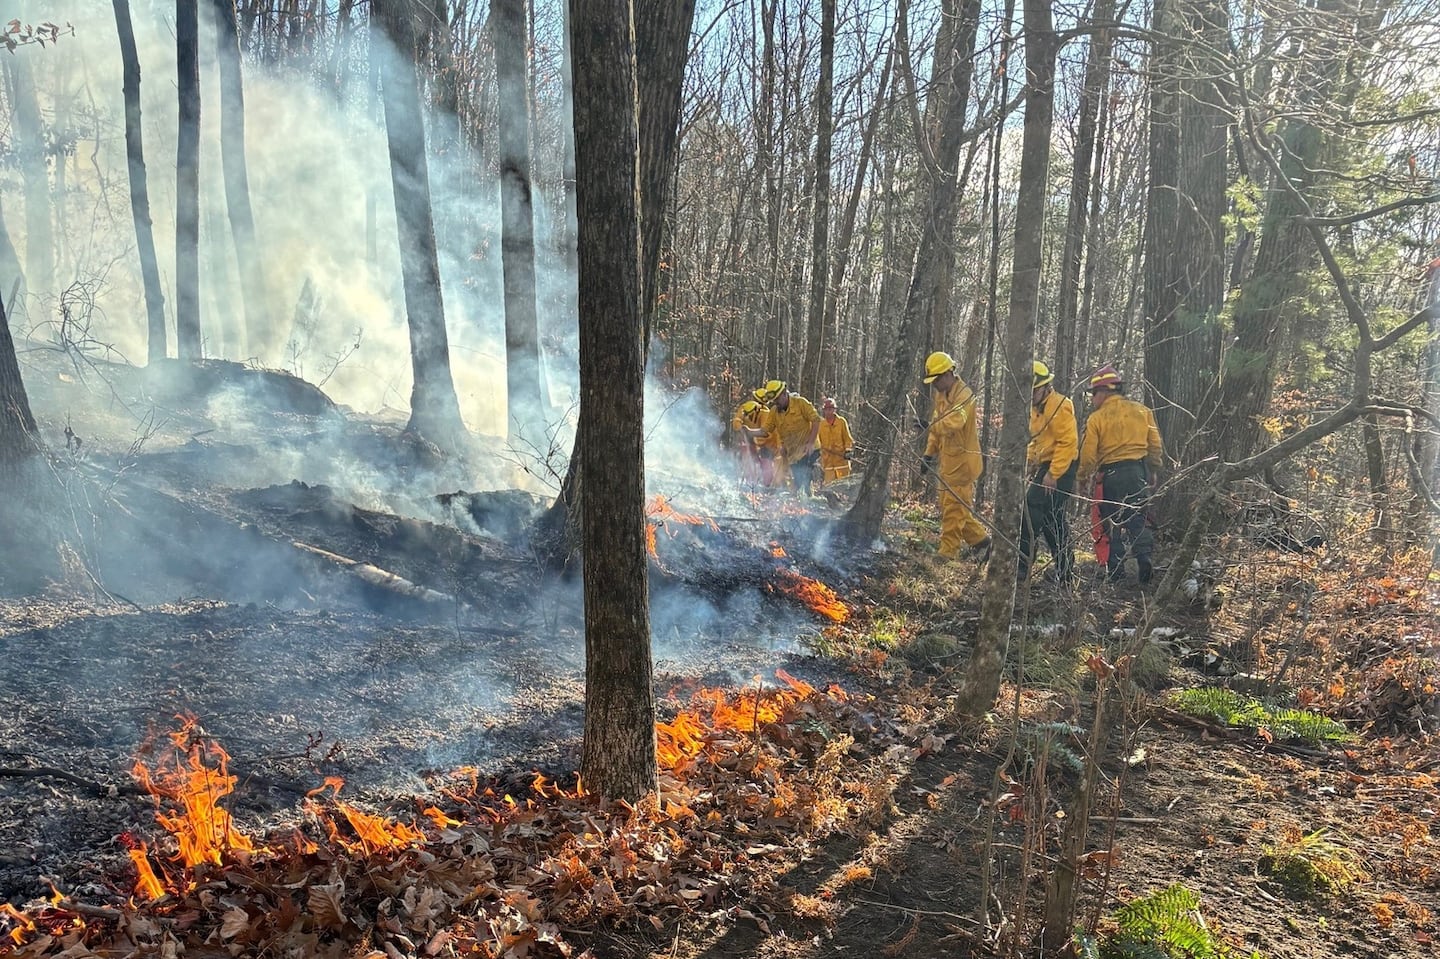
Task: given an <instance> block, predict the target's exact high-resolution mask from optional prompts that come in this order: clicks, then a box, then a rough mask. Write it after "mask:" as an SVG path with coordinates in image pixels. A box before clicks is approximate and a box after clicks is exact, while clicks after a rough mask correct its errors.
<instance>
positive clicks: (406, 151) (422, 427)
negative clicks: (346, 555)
mask: <svg viewBox="0 0 1440 959" xmlns="http://www.w3.org/2000/svg"><path fill="white" fill-rule="evenodd" d="M371 17H372V18H373V23H374V25H375V27H376V28H377V36H379V37H388V38H389V40H390V47H389V48H388V49H387V50H386V52H385V54H384V55H383V56H384V64H385V65H384V67H383V68H382V74H383V81H382V82H383V88H384V89H383V96H382V97H381V99H382V100H383V101H384V107H385V136H386V140H387V141H388V143H389V148H390V180H391V184H392V187H393V190H394V194H395V220H396V222H397V224H398V226H399V231H400V235H399V242H400V270H401V274H402V279H403V283H404V287H405V314H406V318H407V320H408V325H409V328H410V367H411V372H412V375H413V377H414V382H413V384H412V386H411V390H410V422H409V424H408V425H407V426H406V429H408V430H411V431H412V432H415V433H418V434H419V435H420V436H423V437H425V438H426V439H428V440H429V441H430V442H432V443H435V444H436V445H437V446H439V447H440V448H442V449H448V450H451V451H457V450H462V449H464V447H465V426H464V423H463V422H462V420H461V418H460V401H459V400H458V399H457V397H456V395H455V380H454V378H453V377H452V376H451V373H450V341H449V337H448V334H447V333H446V330H445V301H444V299H443V297H442V296H441V292H440V260H439V256H438V254H437V252H436V249H435V221H434V218H433V216H432V215H431V211H430V170H429V166H428V164H427V161H426V159H425V129H424V124H423V121H422V117H423V113H422V112H421V109H420V87H419V80H418V78H417V76H416V67H415V22H414V19H413V18H412V14H411V9H410V4H409V2H408V0H376V2H375V4H374V6H373V7H372V9H371Z"/></svg>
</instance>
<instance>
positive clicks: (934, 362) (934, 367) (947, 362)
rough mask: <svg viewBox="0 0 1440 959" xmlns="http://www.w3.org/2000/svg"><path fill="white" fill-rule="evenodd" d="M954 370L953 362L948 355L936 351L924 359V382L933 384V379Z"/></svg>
mask: <svg viewBox="0 0 1440 959" xmlns="http://www.w3.org/2000/svg"><path fill="white" fill-rule="evenodd" d="M953 369H955V360H954V358H953V357H952V356H951V355H950V354H949V353H942V352H940V351H938V350H937V351H936V352H934V353H931V354H930V355H929V356H927V357H925V382H926V383H934V382H935V379H936V378H937V377H940V376H944V375H945V374H946V373H949V372H950V371H951V370H953Z"/></svg>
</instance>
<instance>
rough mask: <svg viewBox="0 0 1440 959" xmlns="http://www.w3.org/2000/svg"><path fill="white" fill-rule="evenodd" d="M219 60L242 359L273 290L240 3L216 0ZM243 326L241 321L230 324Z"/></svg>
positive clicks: (222, 135) (260, 324)
mask: <svg viewBox="0 0 1440 959" xmlns="http://www.w3.org/2000/svg"><path fill="white" fill-rule="evenodd" d="M213 4H214V11H215V54H216V60H217V62H218V63H219V66H220V164H221V167H222V168H223V170H224V175H225V205H226V207H227V208H228V209H229V211H230V235H231V237H232V238H233V239H234V242H235V265H236V266H237V267H238V268H239V271H240V299H241V301H242V303H243V304H244V308H245V313H244V327H243V329H241V330H240V331H239V334H240V335H239V336H236V337H233V339H234V340H235V341H236V342H237V343H238V344H239V347H240V350H241V353H240V355H241V356H244V355H245V354H246V352H247V351H248V348H249V347H248V343H249V342H250V337H251V336H252V335H257V334H259V333H260V331H262V330H264V329H265V326H266V321H267V319H268V318H269V316H270V289H269V284H268V282H267V279H266V276H265V267H264V265H263V263H262V262H261V258H260V245H259V243H258V242H257V241H256V239H255V214H254V213H253V212H252V211H251V209H250V173H249V170H248V167H247V164H246V162H245V87H244V77H243V75H242V74H241V71H240V34H239V32H238V30H237V28H236V24H235V0H213ZM230 321H231V322H235V323H239V322H240V318H239V317H235V318H231V319H230Z"/></svg>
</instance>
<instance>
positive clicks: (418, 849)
mask: <svg viewBox="0 0 1440 959" xmlns="http://www.w3.org/2000/svg"><path fill="white" fill-rule="evenodd" d="M777 676H778V678H779V680H780V684H779V685H777V686H772V687H762V686H761V685H759V684H757V685H756V687H755V688H753V689H749V690H745V691H741V692H738V693H733V692H725V691H721V690H715V689H700V690H698V691H696V692H695V693H694V694H693V697H692V699H691V702H690V703H689V705H688V707H687V708H684V709H680V710H679V711H677V712H676V713H675V714H674V716H673V718H672V719H670V720H669V721H668V722H660V723H657V739H658V744H659V757H660V767H661V771H660V789H659V793H658V796H657V797H655V798H654V799H653V800H652V801H650V802H649V803H647V804H645V805H642V806H640V807H633V806H630V805H629V804H626V803H623V802H620V803H614V804H610V805H606V806H602V805H601V804H600V803H599V802H598V801H596V800H595V799H594V798H593V797H590V796H587V795H585V793H584V790H583V787H581V786H579V785H577V786H576V787H570V788H567V787H565V786H562V785H560V784H557V783H554V782H550V781H548V780H546V779H545V777H544V776H542V775H539V774H535V775H534V777H533V780H532V781H531V782H530V784H529V786H528V788H527V789H526V790H524V791H523V792H522V791H521V790H516V789H512V790H510V791H508V792H507V791H504V790H502V789H500V788H498V786H497V785H495V784H490V785H487V784H486V783H484V782H482V781H479V780H478V779H477V778H476V777H475V776H474V774H473V772H471V771H467V770H463V769H462V770H458V771H456V772H455V773H453V774H451V775H450V776H449V777H447V778H446V781H444V782H441V783H438V784H437V789H436V793H435V796H433V797H431V799H430V800H426V801H425V802H424V803H423V806H424V808H423V809H417V814H416V817H415V818H414V819H413V820H411V821H405V820H403V819H400V818H390V817H384V816H379V815H375V814H371V813H367V812H365V811H362V810H360V809H358V808H356V807H354V806H352V805H349V804H347V803H346V802H345V801H343V800H341V799H340V798H339V794H340V792H341V787H342V786H343V783H342V782H341V781H340V780H338V779H330V780H327V781H326V783H325V784H324V785H323V786H321V787H319V788H317V789H316V790H314V791H313V792H312V793H311V794H310V796H309V798H308V799H307V800H306V802H305V806H304V816H303V820H302V822H301V823H300V824H299V825H298V826H297V827H295V828H294V829H293V830H292V831H290V832H289V833H288V834H279V835H267V836H251V835H248V834H247V833H246V832H245V831H244V830H243V829H242V828H241V827H240V826H239V825H237V823H236V822H235V821H234V820H233V819H232V818H231V817H230V815H229V814H228V813H227V812H226V810H225V808H224V800H225V797H226V796H228V795H229V793H230V792H231V790H232V789H233V787H234V784H235V777H234V776H233V775H231V774H230V773H229V771H228V770H227V762H228V760H229V756H228V755H227V754H226V752H225V750H224V749H223V747H222V745H221V744H219V743H216V742H214V741H213V740H211V739H209V738H208V737H207V736H206V735H205V734H204V732H203V730H202V729H201V728H200V727H199V726H198V725H197V724H196V722H195V721H194V720H193V719H188V718H187V719H182V721H181V722H180V724H179V727H178V728H177V729H176V730H175V731H173V732H172V733H170V734H169V736H168V741H167V742H166V743H165V744H163V745H161V746H151V747H150V748H149V749H148V753H149V755H148V756H142V757H141V759H140V760H138V761H137V762H136V765H135V770H134V773H135V776H136V778H137V779H138V781H139V782H140V783H141V784H142V785H143V786H144V787H145V788H147V789H148V790H150V791H151V792H152V793H153V795H154V797H155V803H156V812H155V819H156V822H157V824H158V825H159V826H160V827H163V829H161V830H155V833H156V837H155V839H154V841H150V840H147V839H143V838H141V837H140V836H139V835H138V834H136V833H131V834H127V835H126V836H124V837H122V841H124V842H126V844H127V845H128V846H129V860H130V862H131V864H132V865H133V867H134V870H133V872H131V873H129V874H128V875H124V876H115V877H114V883H115V894H114V895H113V896H112V897H111V904H109V905H105V906H95V905H85V904H80V903H77V902H73V901H71V900H69V899H67V898H66V897H65V895H64V893H63V892H62V891H60V890H58V889H57V890H55V892H54V894H53V896H52V897H51V898H50V901H48V902H45V903H33V904H31V905H30V906H29V907H27V908H25V909H23V910H21V909H16V908H14V907H8V906H3V905H0V913H3V914H0V933H3V935H4V936H5V937H6V938H5V941H6V943H7V944H8V947H9V948H11V949H12V950H13V951H14V952H15V954H17V955H21V956H65V957H83V956H91V955H106V956H112V955H129V954H138V955H147V954H155V955H163V956H178V955H202V954H204V955H220V954H228V955H256V954H259V955H304V956H363V957H373V959H380V957H395V956H414V955H424V956H435V955H457V954H458V955H480V956H493V957H501V956H506V957H514V959H520V957H526V956H537V957H538V956H564V957H569V956H584V955H591V954H593V953H591V952H590V951H589V950H588V949H587V948H586V940H587V938H590V937H593V935H594V934H595V933H596V932H597V931H599V930H603V929H606V928H617V927H632V928H633V927H634V925H635V924H637V923H648V924H653V926H654V927H655V928H656V929H660V928H662V927H664V926H665V925H666V923H667V922H668V921H670V920H673V919H674V918H675V917H677V916H680V915H684V914H689V913H694V912H696V911H705V912H707V913H711V914H714V913H716V912H717V911H722V910H729V912H730V915H731V917H732V918H734V919H736V920H744V921H749V922H753V923H755V924H756V925H757V926H759V927H760V928H762V929H764V928H766V919H767V904H766V902H765V896H764V895H763V890H764V888H765V883H764V882H763V881H761V880H760V874H761V873H763V871H764V860H765V859H766V857H768V856H772V855H774V854H777V853H780V852H782V851H783V850H784V849H785V848H787V847H789V846H792V845H793V844H794V843H796V842H797V841H800V840H804V839H810V838H818V837H822V836H824V835H827V834H829V833H831V832H833V831H835V830H836V829H839V828H844V827H846V826H847V824H851V823H854V822H857V821H864V820H866V819H867V818H869V817H871V816H873V814H874V812H875V810H876V808H877V805H878V804H883V802H884V799H885V798H886V797H888V795H889V791H890V790H891V789H893V781H894V779H895V777H896V772H895V770H894V768H893V764H894V762H895V761H896V758H897V757H899V756H901V755H907V756H912V757H913V756H914V755H918V754H919V752H921V751H922V749H924V748H928V745H934V744H935V743H936V740H935V738H934V737H928V745H927V746H920V747H914V748H911V747H908V746H905V745H903V744H902V740H903V739H905V738H907V737H906V733H909V734H910V737H909V738H912V739H916V740H917V741H919V740H921V739H925V738H926V737H924V736H923V734H921V733H920V732H919V727H910V728H908V729H906V730H904V731H902V730H900V729H899V728H897V727H896V726H895V725H894V724H893V723H890V722H888V721H886V720H885V719H883V718H881V717H879V716H877V715H876V714H875V713H874V712H873V711H872V710H873V708H874V704H873V701H871V700H869V699H868V697H866V698H865V701H856V700H852V698H851V697H850V696H849V695H847V694H846V693H845V692H844V691H843V690H841V689H840V688H839V687H837V686H832V687H830V688H829V689H828V690H825V691H820V690H816V689H815V688H813V687H811V686H810V685H809V684H807V683H805V682H803V681H801V680H798V679H796V678H794V677H792V676H790V675H789V674H787V673H784V672H783V671H780V672H779V673H778V674H777ZM858 741H863V742H864V743H865V748H864V749H863V750H862V749H856V750H853V753H854V754H853V755H852V748H851V747H852V746H854V745H855V744H856V743H857V742H858ZM887 745H888V746H889V747H891V748H890V750H889V752H888V753H886V755H887V757H888V758H887V759H884V760H877V759H873V758H870V759H867V758H864V757H865V756H874V755H875V754H876V753H877V751H879V752H884V751H885V749H886V747H887ZM877 747H879V748H878V750H877ZM417 805H420V804H418V803H417ZM137 832H138V831H137ZM757 889H758V890H760V891H761V893H762V894H761V895H759V896H757V895H756V893H757Z"/></svg>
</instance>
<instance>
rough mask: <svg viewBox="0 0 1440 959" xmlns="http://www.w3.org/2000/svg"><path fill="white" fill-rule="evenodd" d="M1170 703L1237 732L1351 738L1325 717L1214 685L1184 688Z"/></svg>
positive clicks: (1314, 739)
mask: <svg viewBox="0 0 1440 959" xmlns="http://www.w3.org/2000/svg"><path fill="white" fill-rule="evenodd" d="M1171 702H1172V704H1173V705H1174V707H1175V708H1176V709H1178V710H1180V711H1181V712H1182V713H1188V714H1189V715H1191V716H1198V717H1200V718H1202V719H1212V720H1215V721H1216V722H1219V723H1222V724H1224V725H1226V726H1234V727H1236V728H1238V729H1254V730H1260V729H1264V730H1267V731H1268V732H1269V733H1270V735H1272V736H1274V737H1275V738H1276V739H1281V740H1295V739H1299V740H1304V741H1306V742H1311V743H1327V742H1345V741H1347V740H1349V739H1350V738H1351V734H1350V731H1349V730H1348V729H1346V728H1345V726H1344V725H1343V724H1342V723H1338V722H1336V721H1335V720H1333V719H1330V718H1329V717H1327V716H1322V715H1320V714H1319V713H1315V712H1311V711H1310V710H1308V709H1295V708H1293V707H1285V706H1278V705H1274V704H1267V703H1264V702H1261V701H1260V700H1258V699H1255V698H1253V697H1250V696H1245V695H1243V694H1241V693H1237V692H1235V691H1234V690H1233V689H1222V688H1218V687H1214V686H1204V687H1200V688H1198V689H1184V690H1181V691H1180V692H1178V693H1176V694H1174V696H1172V697H1171Z"/></svg>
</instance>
